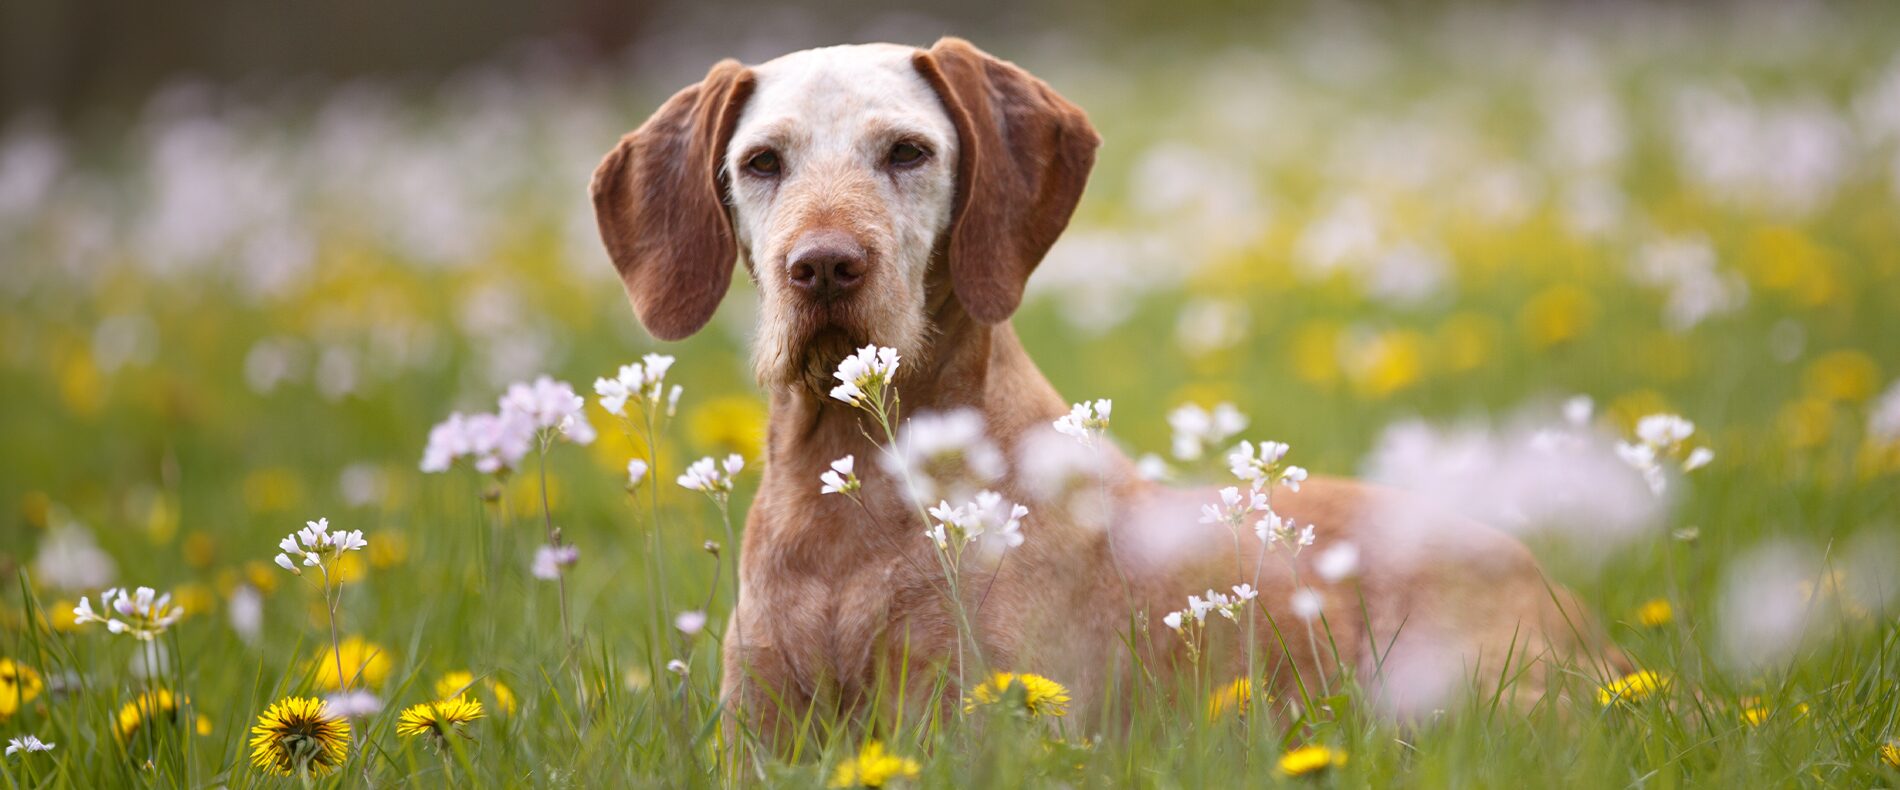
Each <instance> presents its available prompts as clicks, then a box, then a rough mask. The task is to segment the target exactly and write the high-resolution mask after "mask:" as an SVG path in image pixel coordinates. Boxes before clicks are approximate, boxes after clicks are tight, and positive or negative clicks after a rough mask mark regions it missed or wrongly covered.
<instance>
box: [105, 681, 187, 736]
mask: <svg viewBox="0 0 1900 790" xmlns="http://www.w3.org/2000/svg"><path fill="white" fill-rule="evenodd" d="M181 703H182V704H185V705H189V704H191V700H190V699H189V698H183V699H181V698H180V697H179V696H178V695H176V694H173V693H172V692H171V691H169V690H167V689H158V690H155V691H147V692H142V693H140V694H139V695H138V696H136V697H134V698H133V699H132V701H131V702H128V703H126V704H125V705H124V706H123V707H121V708H119V715H118V717H117V718H116V719H115V720H114V723H113V728H112V731H113V733H114V734H116V735H118V736H119V741H120V742H122V743H131V742H133V741H134V740H135V738H136V737H137V736H138V734H139V732H140V731H141V730H143V729H145V728H146V727H147V726H150V725H161V724H173V725H175V724H180V723H182V722H180V721H179V705H180V704H181ZM192 731H193V732H196V733H197V734H199V735H210V734H211V719H209V718H206V717H205V716H202V715H200V716H198V717H197V719H196V720H195V721H193V722H192Z"/></svg>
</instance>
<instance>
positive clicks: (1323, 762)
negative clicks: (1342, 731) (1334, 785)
mask: <svg viewBox="0 0 1900 790" xmlns="http://www.w3.org/2000/svg"><path fill="white" fill-rule="evenodd" d="M1345 764H1346V753H1345V752H1343V751H1340V750H1338V749H1333V748H1329V747H1326V746H1317V745H1314V746H1301V747H1300V748H1298V749H1294V750H1292V751H1290V752H1287V753H1286V754H1282V755H1280V773H1281V775H1283V776H1306V775H1308V774H1312V773H1317V772H1319V771H1324V770H1326V769H1328V768H1336V767H1338V766H1341V765H1345Z"/></svg>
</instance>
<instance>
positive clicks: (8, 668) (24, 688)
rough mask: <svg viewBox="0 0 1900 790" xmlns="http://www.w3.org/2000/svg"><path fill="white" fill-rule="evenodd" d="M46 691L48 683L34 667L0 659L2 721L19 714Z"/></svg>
mask: <svg viewBox="0 0 1900 790" xmlns="http://www.w3.org/2000/svg"><path fill="white" fill-rule="evenodd" d="M45 690H46V681H45V680H44V679H42V678H41V677H40V673H39V672H37V671H35V670H34V669H33V668H32V667H29V666H27V665H25V664H22V663H19V662H17V661H14V660H13V659H11V658H0V719H6V718H9V717H11V716H12V715H13V714H15V713H19V712H20V708H22V707H25V706H26V703H29V702H32V701H33V700H34V698H36V697H38V696H39V695H40V692H42V691H45Z"/></svg>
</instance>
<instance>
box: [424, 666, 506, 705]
mask: <svg viewBox="0 0 1900 790" xmlns="http://www.w3.org/2000/svg"><path fill="white" fill-rule="evenodd" d="M475 688H477V684H476V680H475V674H474V673H472V672H469V671H468V670H456V671H454V672H447V673H443V675H442V677H441V678H438V679H437V680H436V681H435V698H436V699H439V700H445V699H455V698H456V697H460V696H462V695H464V694H467V693H468V692H469V691H471V690H474V689H475ZM480 688H481V689H482V690H483V691H486V692H487V693H488V696H489V697H490V698H491V699H493V700H494V702H495V707H497V708H500V709H501V712H502V714H503V715H507V716H513V715H514V713H515V710H516V708H518V707H519V703H518V702H517V701H516V700H515V690H514V689H511V688H509V687H508V684H506V683H503V682H501V680H500V679H498V678H496V677H495V676H493V675H488V676H486V677H483V678H482V679H481V683H480Z"/></svg>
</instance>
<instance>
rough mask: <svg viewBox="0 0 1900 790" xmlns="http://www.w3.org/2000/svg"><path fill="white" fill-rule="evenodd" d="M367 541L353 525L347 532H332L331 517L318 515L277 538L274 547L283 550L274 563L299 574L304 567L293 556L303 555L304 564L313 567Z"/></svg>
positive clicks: (359, 547) (300, 574)
mask: <svg viewBox="0 0 1900 790" xmlns="http://www.w3.org/2000/svg"><path fill="white" fill-rule="evenodd" d="M368 545H369V541H367V540H364V539H363V531H362V530H360V529H353V530H349V531H347V532H346V531H344V530H340V529H339V530H336V531H334V532H332V531H330V520H329V519H327V518H320V519H317V520H316V521H306V522H304V528H303V529H300V530H297V531H296V532H292V533H290V534H289V535H287V536H285V537H284V539H283V540H281V541H278V542H277V547H278V548H280V549H283V550H284V552H283V553H282V554H279V555H277V564H278V565H279V566H281V567H282V568H283V569H284V570H287V571H290V572H291V573H294V574H297V575H299V576H302V575H303V571H302V570H299V569H298V568H297V563H296V561H294V560H292V559H291V558H292V557H297V558H300V559H302V560H303V564H304V565H305V566H306V567H312V568H315V567H319V566H322V565H323V563H324V560H326V559H331V558H335V557H341V556H343V553H344V552H346V551H357V550H359V549H362V548H363V547H364V546H368Z"/></svg>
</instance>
